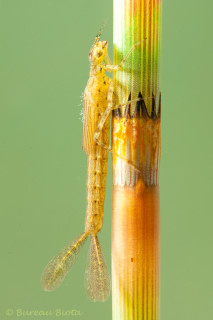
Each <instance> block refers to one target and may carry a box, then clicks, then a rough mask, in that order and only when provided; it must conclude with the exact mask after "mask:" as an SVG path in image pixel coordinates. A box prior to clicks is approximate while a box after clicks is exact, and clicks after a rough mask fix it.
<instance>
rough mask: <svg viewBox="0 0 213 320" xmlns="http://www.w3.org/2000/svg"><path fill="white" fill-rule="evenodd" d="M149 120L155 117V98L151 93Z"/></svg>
mask: <svg viewBox="0 0 213 320" xmlns="http://www.w3.org/2000/svg"><path fill="white" fill-rule="evenodd" d="M151 118H152V119H156V118H157V115H156V105H155V97H154V94H153V93H152V111H151Z"/></svg>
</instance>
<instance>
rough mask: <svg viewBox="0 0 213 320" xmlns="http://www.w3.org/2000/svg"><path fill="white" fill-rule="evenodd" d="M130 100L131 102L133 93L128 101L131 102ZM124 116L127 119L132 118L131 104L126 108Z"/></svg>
mask: <svg viewBox="0 0 213 320" xmlns="http://www.w3.org/2000/svg"><path fill="white" fill-rule="evenodd" d="M130 100H131V92H130V94H129V98H128V101H130ZM124 116H125V118H130V103H129V104H127V105H126V107H125V111H124Z"/></svg>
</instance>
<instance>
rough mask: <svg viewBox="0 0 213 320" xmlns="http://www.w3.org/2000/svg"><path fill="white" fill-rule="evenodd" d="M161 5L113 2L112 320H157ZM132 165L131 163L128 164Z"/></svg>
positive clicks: (145, 0)
mask: <svg viewBox="0 0 213 320" xmlns="http://www.w3.org/2000/svg"><path fill="white" fill-rule="evenodd" d="M160 13H161V1H160V0H114V63H115V64H119V63H120V61H121V60H122V59H123V57H124V56H125V55H126V54H127V52H128V51H129V50H130V48H131V47H132V46H133V45H134V44H135V43H138V42H139V41H141V43H140V45H138V46H137V48H136V49H135V50H134V51H133V53H132V55H131V58H128V60H127V62H126V63H125V65H124V68H123V69H122V71H120V72H117V73H115V75H114V82H115V98H116V102H115V103H116V104H119V103H123V102H125V101H127V100H128V99H129V100H131V99H136V98H138V97H139V98H140V99H141V100H140V101H138V102H136V103H132V104H131V105H128V104H127V106H126V107H125V108H123V109H122V110H115V111H114V112H113V119H112V147H113V150H114V152H115V153H116V154H119V155H120V156H121V157H122V158H125V159H127V160H128V161H127V162H125V161H123V160H122V159H121V158H120V157H118V156H115V155H114V156H113V201H112V295H113V297H112V298H113V320H130V319H131V320H133V319H134V320H135V319H143V320H145V319H146V320H158V319H159V250H160V249H159V247H160V245H159V229H160V226H159V215H160V203H159V185H158V180H159V163H160V111H161V108H160V100H161V95H160V86H159V52H160V24H161V21H160V20H161V19H160ZM129 163H131V164H129Z"/></svg>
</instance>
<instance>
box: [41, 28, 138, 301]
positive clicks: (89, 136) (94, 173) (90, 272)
mask: <svg viewBox="0 0 213 320" xmlns="http://www.w3.org/2000/svg"><path fill="white" fill-rule="evenodd" d="M136 45H138V44H136ZM136 45H134V46H133V47H132V48H131V50H130V51H129V53H128V54H127V55H126V57H125V58H124V59H123V60H122V62H121V63H120V65H113V64H112V63H111V60H110V58H109V55H108V51H107V47H108V43H107V41H100V33H99V34H98V35H97V37H96V38H95V41H94V43H93V46H92V48H91V50H90V52H89V61H90V77H89V80H88V83H87V86H86V89H85V91H84V112H83V150H84V151H85V152H86V154H87V156H88V169H87V210H86V221H85V230H84V232H83V233H82V234H81V235H80V236H79V237H78V238H76V239H75V240H74V241H72V242H70V243H68V244H67V245H66V246H65V247H64V248H63V249H62V250H61V251H59V253H58V254H57V255H56V256H55V257H54V258H53V259H52V260H51V261H50V262H49V263H48V265H47V266H46V268H45V269H44V271H43V274H42V277H41V285H42V287H43V289H44V290H47V291H52V290H54V289H56V288H57V287H58V286H59V285H60V284H61V283H62V281H63V280H64V278H65V276H66V274H67V273H68V271H69V270H70V268H71V266H72V265H73V263H74V261H75V259H76V257H77V255H78V252H79V250H80V249H81V247H82V245H83V244H84V242H85V241H86V239H87V238H88V237H89V236H90V238H91V242H90V254H89V257H88V263H87V268H86V281H85V283H86V292H87V295H88V297H89V299H90V300H92V301H105V300H106V299H107V298H108V297H109V294H110V276H109V272H108V270H107V266H106V261H105V258H104V255H103V252H102V249H101V246H100V243H99V240H98V236H97V234H98V232H100V230H101V228H102V223H103V213H104V199H105V189H106V176H107V161H108V153H109V150H110V147H109V134H110V113H111V111H112V110H113V109H117V108H119V107H121V105H119V106H113V82H112V79H110V78H109V77H107V76H106V75H105V72H106V71H108V72H112V71H118V70H120V69H121V68H122V66H123V64H124V63H125V61H126V59H127V58H128V57H129V55H130V53H131V52H132V51H133V50H134V48H135V47H136ZM137 100H138V99H137ZM132 101H136V100H132ZM129 102H131V101H129ZM123 105H126V103H125V104H123Z"/></svg>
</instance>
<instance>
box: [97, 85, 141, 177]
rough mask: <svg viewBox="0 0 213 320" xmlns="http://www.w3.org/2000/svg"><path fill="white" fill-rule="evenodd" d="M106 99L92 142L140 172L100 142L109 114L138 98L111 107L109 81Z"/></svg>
mask: <svg viewBox="0 0 213 320" xmlns="http://www.w3.org/2000/svg"><path fill="white" fill-rule="evenodd" d="M107 99H108V106H107V108H106V110H105V112H104V114H103V115H102V117H101V120H100V121H99V124H98V126H97V128H96V131H95V134H94V140H95V142H96V143H97V144H98V145H99V146H100V147H102V148H104V149H106V150H108V151H110V152H112V153H113V154H114V155H116V156H117V157H119V158H120V159H122V160H123V161H125V162H127V163H128V164H129V165H130V166H132V167H133V168H134V169H135V170H137V171H139V172H140V171H141V170H140V169H139V168H137V167H136V166H135V165H134V164H133V163H132V162H131V161H129V160H127V159H126V158H124V157H122V156H121V155H119V154H117V153H115V152H114V151H113V150H112V148H111V146H110V145H109V146H107V145H105V144H104V143H103V142H102V141H101V140H100V135H101V132H102V130H103V126H104V123H105V121H106V120H107V118H108V117H109V115H110V113H111V112H112V110H115V109H119V108H122V107H123V106H125V105H127V104H129V103H131V102H136V101H139V100H141V99H140V98H138V99H133V100H129V101H127V102H125V103H122V104H118V105H116V106H113V81H112V80H111V82H110V84H109V90H108V96H107Z"/></svg>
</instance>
